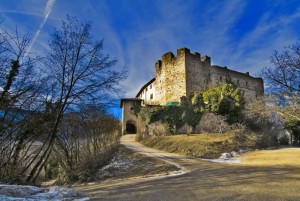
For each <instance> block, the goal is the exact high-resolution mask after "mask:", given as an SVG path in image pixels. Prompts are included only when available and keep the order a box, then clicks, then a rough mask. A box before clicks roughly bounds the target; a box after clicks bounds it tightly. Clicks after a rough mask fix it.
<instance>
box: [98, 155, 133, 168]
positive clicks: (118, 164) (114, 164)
mask: <svg viewBox="0 0 300 201" xmlns="http://www.w3.org/2000/svg"><path fill="white" fill-rule="evenodd" d="M131 166H133V163H131V162H125V161H123V160H122V158H121V157H120V155H119V154H118V155H116V156H115V157H114V158H113V159H112V160H111V162H110V163H109V164H108V165H106V166H104V167H103V168H101V170H107V169H110V168H113V169H127V168H129V167H131Z"/></svg>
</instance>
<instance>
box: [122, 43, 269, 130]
mask: <svg viewBox="0 0 300 201" xmlns="http://www.w3.org/2000/svg"><path fill="white" fill-rule="evenodd" d="M229 80H230V81H231V82H233V83H235V84H236V85H237V86H238V88H239V89H241V91H242V92H243V93H244V97H245V100H246V101H250V100H251V99H254V98H256V97H258V96H261V95H263V93H264V86H263V80H262V78H256V77H252V76H250V74H249V72H246V73H241V72H238V71H234V70H230V69H228V68H227V67H221V66H217V65H211V59H210V57H208V56H203V57H201V55H200V54H199V53H198V52H194V53H191V52H190V50H189V49H188V48H180V49H178V50H177V55H176V56H174V54H173V53H172V52H168V53H165V54H164V55H163V56H162V58H161V60H158V61H157V62H156V63H155V78H153V79H152V80H150V81H149V82H148V83H146V84H145V85H144V86H143V87H142V88H141V89H140V90H139V92H138V93H137V95H136V97H135V98H134V99H122V101H121V107H122V110H123V117H122V125H123V131H126V122H127V125H128V121H130V122H131V123H133V124H134V126H137V125H136V119H135V118H134V117H133V116H132V115H130V112H129V111H128V108H132V104H133V101H137V102H138V103H139V104H142V105H166V104H167V103H169V102H180V97H182V96H186V97H188V96H189V95H191V94H193V93H194V92H200V93H203V92H204V91H206V90H208V89H210V88H211V87H214V86H218V85H222V84H225V83H226V82H227V81H229ZM128 114H129V115H128Z"/></svg>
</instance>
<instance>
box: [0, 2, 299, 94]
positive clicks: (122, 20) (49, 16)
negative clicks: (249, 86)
mask: <svg viewBox="0 0 300 201" xmlns="http://www.w3.org/2000/svg"><path fill="white" fill-rule="evenodd" d="M0 13H1V15H2V17H3V18H4V22H3V23H2V24H1V28H3V29H6V30H7V31H9V32H13V31H15V29H16V27H17V28H18V31H19V32H20V33H29V34H31V35H32V38H33V43H32V47H31V52H32V54H34V53H39V52H43V51H44V50H45V49H46V48H47V41H48V40H49V33H50V32H51V31H52V30H53V27H59V26H60V24H61V21H62V20H63V19H65V17H66V15H67V14H68V15H70V16H76V17H77V18H78V19H79V20H82V21H87V20H90V21H93V36H94V37H95V39H104V50H105V51H106V52H107V53H108V54H110V55H111V56H112V57H116V58H117V59H118V61H119V62H118V64H117V66H116V68H119V69H121V68H123V67H124V68H125V69H127V71H128V79H127V80H125V81H124V82H122V85H123V87H124V91H125V92H126V94H125V95H124V96H125V97H134V96H135V95H136V93H137V92H138V90H139V88H140V87H141V86H142V85H143V84H145V83H146V82H147V81H149V80H150V79H152V78H153V77H154V63H155V62H156V61H157V60H158V59H160V58H161V55H162V54H164V53H165V52H169V51H172V52H174V53H175V52H176V50H177V49H178V48H181V47H187V48H189V49H190V50H191V51H192V52H195V51H197V52H200V53H201V55H208V56H210V57H211V58H212V63H213V64H217V65H221V66H228V67H229V68H232V69H234V70H238V71H242V72H246V71H249V72H250V73H251V74H252V75H256V74H258V73H259V72H260V70H261V69H262V68H263V67H264V66H267V65H269V63H268V60H269V58H270V56H271V54H272V51H273V50H279V51H280V50H282V49H283V48H284V47H286V46H288V45H289V44H292V43H295V42H299V40H300V1H299V0H248V1H246V0H227V1H226V0H214V1H210V0H205V1H202V0H151V1H150V0H107V1H105V0H71V1H70V0H1V2H0Z"/></svg>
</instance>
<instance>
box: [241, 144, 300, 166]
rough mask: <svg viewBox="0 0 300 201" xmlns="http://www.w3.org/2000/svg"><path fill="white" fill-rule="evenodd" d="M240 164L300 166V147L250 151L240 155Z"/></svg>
mask: <svg viewBox="0 0 300 201" xmlns="http://www.w3.org/2000/svg"><path fill="white" fill-rule="evenodd" d="M242 158H243V160H242V164H245V165H251V166H276V167H298V168H299V167H300V148H281V149H276V150H259V151H252V152H248V153H245V154H243V155H242Z"/></svg>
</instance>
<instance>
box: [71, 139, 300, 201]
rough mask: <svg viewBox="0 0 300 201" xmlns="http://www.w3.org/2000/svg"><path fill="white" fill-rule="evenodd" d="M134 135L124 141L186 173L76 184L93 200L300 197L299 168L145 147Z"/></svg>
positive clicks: (288, 198) (269, 198)
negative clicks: (255, 164)
mask: <svg viewBox="0 0 300 201" xmlns="http://www.w3.org/2000/svg"><path fill="white" fill-rule="evenodd" d="M134 137H135V136H133V135H127V136H124V137H122V141H121V142H122V144H124V145H125V146H127V147H128V148H131V149H134V150H135V151H137V152H139V153H142V154H146V155H148V156H152V157H155V158H159V159H161V160H164V161H166V162H169V163H172V164H174V165H177V166H180V167H181V168H182V169H183V171H184V174H180V175H175V176H171V177H170V176H169V177H159V178H147V179H126V180H123V181H118V182H116V183H111V184H101V183H100V184H91V185H87V186H81V187H77V189H78V190H80V191H82V192H84V193H86V194H87V195H89V196H92V200H122V201H126V200H128V201H134V200H139V201H140V200H143V201H147V200H149V201H156V200H174V201H176V200H178V201H185V200H191V201H193V200H272V201H274V200H299V199H300V170H299V168H297V169H290V168H286V167H248V166H242V165H236V164H235V165H229V164H218V163H213V162H207V161H202V160H198V159H193V158H189V157H185V156H181V155H178V154H173V153H166V152H163V151H159V150H155V149H151V148H148V147H145V146H143V145H141V144H139V143H137V142H135V141H134Z"/></svg>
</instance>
